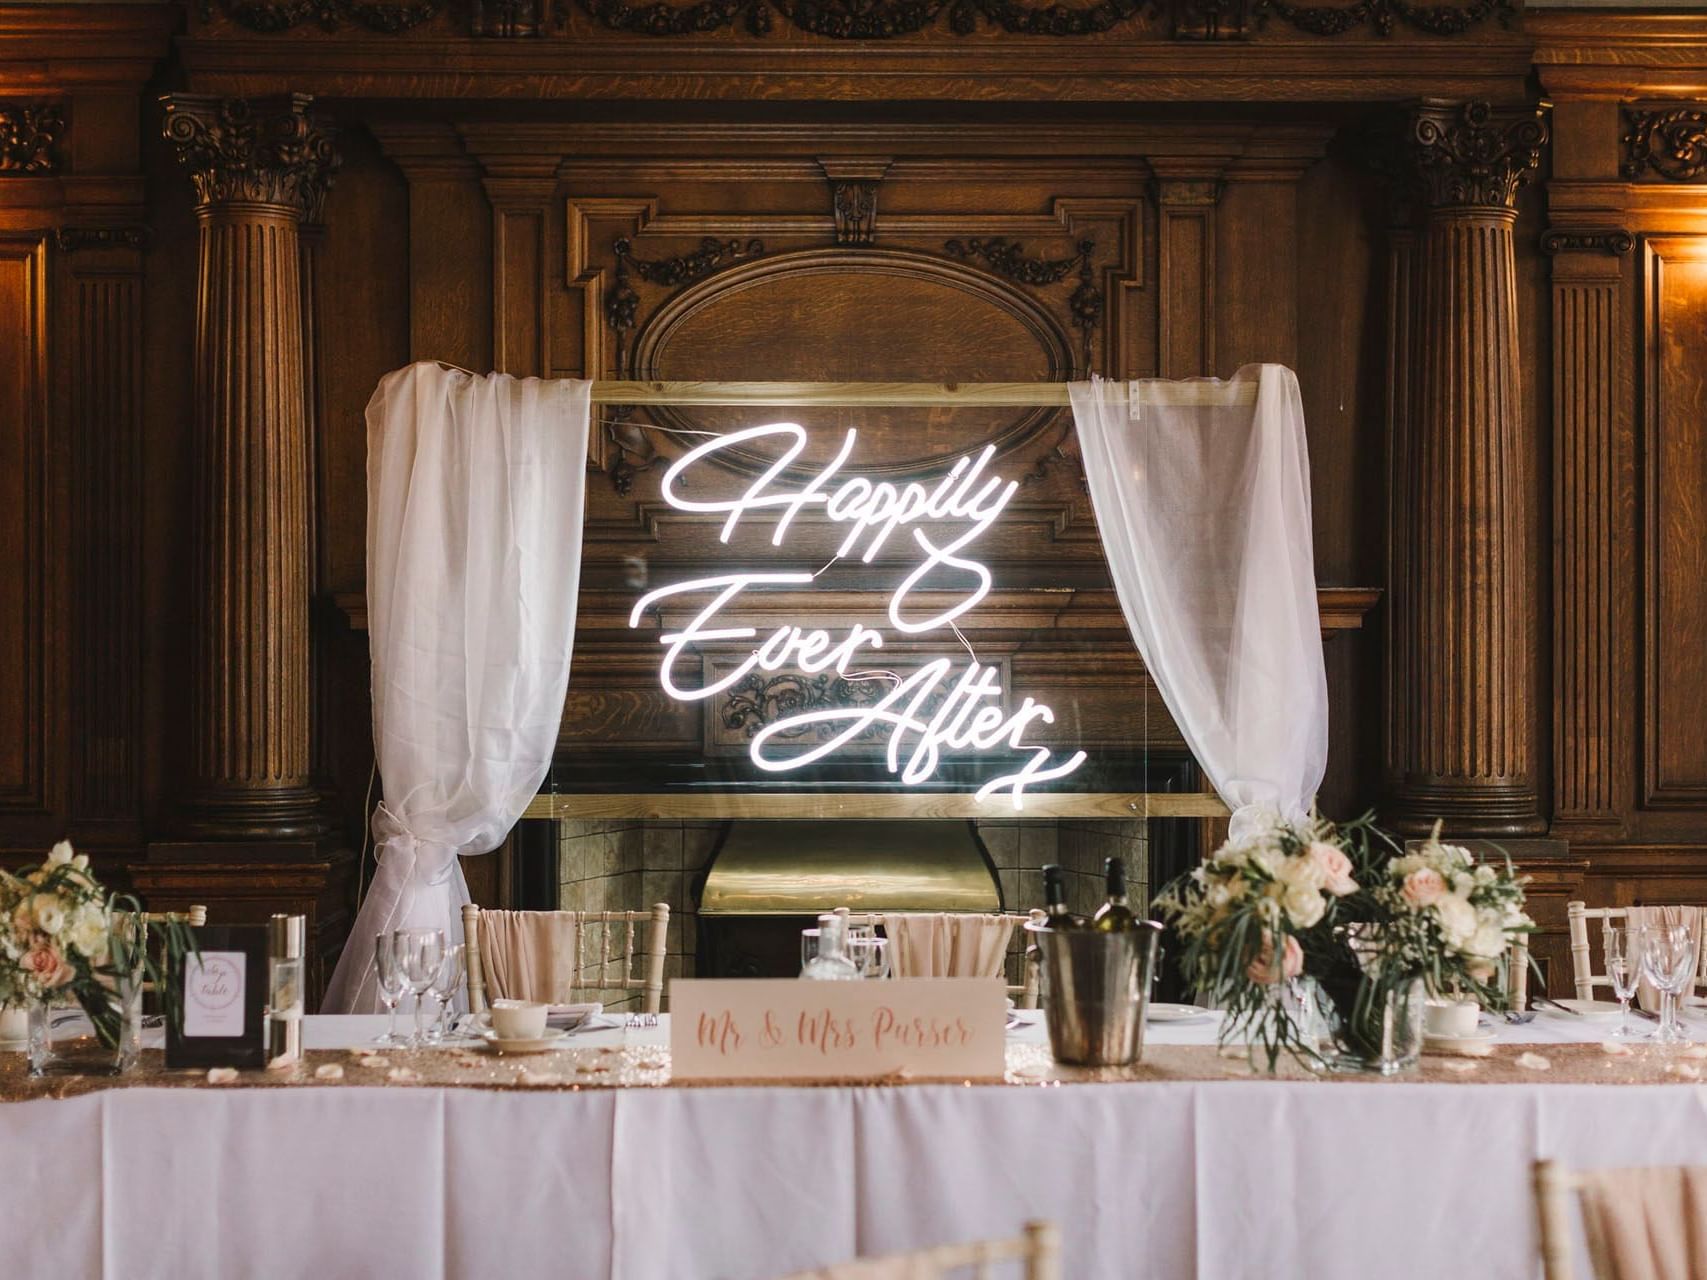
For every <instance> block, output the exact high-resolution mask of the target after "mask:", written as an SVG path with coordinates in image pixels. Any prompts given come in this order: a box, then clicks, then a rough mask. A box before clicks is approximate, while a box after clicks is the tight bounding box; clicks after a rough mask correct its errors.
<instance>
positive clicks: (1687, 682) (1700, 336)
mask: <svg viewBox="0 0 1707 1280" xmlns="http://www.w3.org/2000/svg"><path fill="white" fill-rule="evenodd" d="M1643 268H1644V270H1643V275H1644V328H1643V346H1644V351H1645V363H1646V369H1645V371H1644V372H1645V395H1644V397H1643V403H1644V406H1645V409H1646V415H1645V420H1644V422H1643V424H1642V431H1643V434H1642V448H1641V456H1642V457H1643V459H1644V460H1645V464H1646V475H1645V477H1644V491H1645V494H1646V498H1647V501H1646V503H1645V506H1644V510H1645V514H1646V519H1647V527H1646V529H1645V530H1644V536H1643V549H1644V557H1643V565H1642V579H1643V586H1644V591H1645V604H1646V612H1645V616H1644V619H1643V629H1644V637H1643V655H1642V658H1643V662H1642V665H1643V671H1644V673H1645V682H1644V688H1643V715H1642V722H1643V727H1644V731H1645V739H1644V744H1643V745H1644V770H1643V799H1644V801H1645V803H1646V804H1647V805H1649V806H1652V807H1659V808H1666V807H1672V806H1684V807H1688V808H1695V809H1700V808H1702V807H1707V734H1704V733H1703V732H1702V728H1701V719H1700V716H1699V714H1697V712H1698V710H1699V708H1700V707H1701V706H1702V705H1703V702H1704V700H1707V646H1704V645H1703V644H1702V643H1701V640H1700V637H1702V636H1703V635H1707V593H1704V592H1703V591H1702V589H1701V584H1702V583H1703V582H1704V581H1707V507H1704V506H1703V504H1702V501H1701V495H1702V486H1703V481H1704V478H1707V424H1704V423H1703V420H1702V415H1701V406H1702V404H1703V403H1704V402H1707V384H1704V383H1703V380H1702V379H1703V369H1704V368H1707V241H1704V240H1703V239H1702V238H1699V237H1693V236H1691V237H1688V238H1683V237H1670V236H1666V237H1661V236H1656V237H1652V238H1650V239H1648V240H1647V241H1646V245H1645V261H1644V264H1643Z"/></svg>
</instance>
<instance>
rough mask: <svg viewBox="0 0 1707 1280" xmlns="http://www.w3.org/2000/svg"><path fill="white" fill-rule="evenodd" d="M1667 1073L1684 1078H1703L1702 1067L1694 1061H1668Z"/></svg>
mask: <svg viewBox="0 0 1707 1280" xmlns="http://www.w3.org/2000/svg"><path fill="white" fill-rule="evenodd" d="M1666 1074H1667V1075H1670V1076H1677V1077H1678V1078H1679V1079H1682V1080H1699V1079H1700V1078H1701V1068H1700V1067H1698V1066H1696V1065H1695V1064H1694V1063H1693V1062H1668V1063H1667V1064H1666Z"/></svg>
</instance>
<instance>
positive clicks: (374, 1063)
mask: <svg viewBox="0 0 1707 1280" xmlns="http://www.w3.org/2000/svg"><path fill="white" fill-rule="evenodd" d="M360 1065H361V1066H364V1067H372V1068H375V1069H377V1068H379V1067H383V1066H384V1065H385V1059H384V1058H382V1057H380V1056H379V1055H378V1054H377V1053H370V1054H368V1056H367V1057H365V1058H363V1059H362V1060H361V1063H360Z"/></svg>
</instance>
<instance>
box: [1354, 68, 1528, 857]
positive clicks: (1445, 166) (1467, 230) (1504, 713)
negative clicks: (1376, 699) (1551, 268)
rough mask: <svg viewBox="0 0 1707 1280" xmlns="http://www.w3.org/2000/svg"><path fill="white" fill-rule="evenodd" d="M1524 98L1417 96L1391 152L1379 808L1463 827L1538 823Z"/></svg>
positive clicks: (1401, 819)
mask: <svg viewBox="0 0 1707 1280" xmlns="http://www.w3.org/2000/svg"><path fill="white" fill-rule="evenodd" d="M1545 140H1546V130H1545V126H1544V125H1543V124H1542V121H1541V118H1540V113H1539V112H1538V111H1537V110H1535V109H1534V108H1521V109H1516V110H1494V109H1490V108H1489V107H1488V106H1487V105H1486V104H1479V103H1472V104H1456V103H1442V102H1426V103H1424V104H1423V105H1422V106H1421V107H1419V108H1418V109H1416V110H1415V111H1414V112H1412V113H1411V115H1410V117H1409V120H1408V127H1407V130H1406V134H1405V141H1404V149H1405V152H1406V156H1407V159H1408V161H1409V177H1410V179H1411V180H1412V182H1413V184H1414V194H1415V196H1416V198H1417V201H1418V205H1419V212H1420V214H1421V221H1420V226H1419V228H1418V231H1417V235H1416V241H1415V248H1414V251H1413V252H1414V255H1415V257H1414V264H1413V266H1412V268H1411V277H1410V284H1411V287H1412V288H1413V289H1414V297H1415V303H1414V311H1413V312H1412V316H1411V333H1412V339H1411V343H1410V361H1409V368H1408V369H1407V370H1406V373H1407V374H1408V382H1409V394H1410V397H1411V402H1410V408H1409V413H1408V414H1407V415H1406V418H1407V421H1406V430H1405V432H1404V433H1403V436H1402V437H1401V438H1400V439H1399V440H1398V441H1397V442H1396V444H1397V445H1398V447H1400V448H1401V449H1402V450H1403V455H1402V456H1401V457H1399V458H1397V459H1396V460H1395V462H1396V465H1395V467H1394V484H1395V492H1394V495H1393V503H1392V509H1393V511H1394V518H1395V527H1394V529H1393V531H1392V532H1393V539H1394V542H1393V546H1392V561H1391V563H1392V581H1391V583H1390V587H1391V602H1392V611H1391V613H1390V615H1389V619H1388V623H1389V627H1390V629H1391V632H1392V635H1393V637H1394V644H1393V647H1392V649H1391V651H1390V652H1391V654H1392V660H1393V662H1394V663H1395V669H1394V670H1393V671H1392V672H1391V673H1390V675H1391V680H1390V684H1389V688H1390V689H1391V690H1392V695H1391V696H1392V699H1393V705H1392V706H1391V707H1390V708H1389V717H1390V721H1391V728H1392V732H1391V734H1390V737H1389V751H1390V753H1391V756H1392V758H1391V759H1390V760H1389V762H1388V764H1389V774H1390V784H1391V805H1390V810H1389V812H1390V816H1391V818H1392V819H1393V820H1394V822H1395V823H1396V825H1398V826H1399V827H1400V828H1401V829H1405V830H1411V831H1420V830H1424V829H1426V828H1427V826H1428V825H1429V824H1430V823H1431V822H1432V821H1433V820H1434V819H1435V818H1437V817H1438V818H1444V819H1445V820H1446V822H1447V826H1448V829H1449V830H1450V831H1453V832H1455V833H1458V834H1462V835H1487V836H1500V835H1519V834H1525V833H1532V832H1537V831H1540V830H1542V829H1544V825H1545V824H1544V822H1543V820H1542V818H1541V811H1540V801H1539V797H1538V794H1537V786H1536V777H1535V740H1534V739H1535V733H1534V727H1533V725H1534V714H1535V711H1534V706H1535V701H1536V698H1537V697H1538V695H1539V689H1538V688H1537V684H1536V671H1535V660H1534V654H1533V647H1532V642H1531V634H1530V628H1531V626H1532V625H1533V623H1532V618H1531V614H1532V611H1533V600H1534V593H1533V590H1532V587H1531V576H1532V575H1531V572H1530V566H1529V564H1528V563H1527V557H1526V554H1525V538H1526V524H1525V522H1526V516H1525V479H1524V474H1523V466H1524V461H1525V456H1526V451H1525V449H1524V447H1523V424H1524V418H1523V405H1522V400H1521V393H1520V386H1519V378H1518V342H1517V296H1516V269H1515V256H1514V250H1513V240H1512V230H1513V224H1514V223H1515V221H1516V218H1517V212H1516V195H1517V190H1518V187H1519V186H1520V185H1522V183H1524V182H1525V181H1527V180H1528V179H1529V178H1530V177H1532V176H1533V175H1534V173H1535V171H1536V169H1537V167H1538V166H1539V163H1540V158H1541V148H1542V145H1543V144H1544V142H1545Z"/></svg>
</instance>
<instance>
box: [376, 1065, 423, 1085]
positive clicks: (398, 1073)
mask: <svg viewBox="0 0 1707 1280" xmlns="http://www.w3.org/2000/svg"><path fill="white" fill-rule="evenodd" d="M385 1078H386V1079H387V1080H389V1081H391V1083H392V1084H408V1083H410V1082H411V1081H413V1080H419V1079H420V1078H421V1073H420V1072H419V1071H412V1070H410V1069H409V1068H408V1067H393V1068H391V1070H390V1071H387V1072H386V1073H385Z"/></svg>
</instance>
